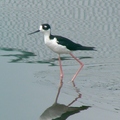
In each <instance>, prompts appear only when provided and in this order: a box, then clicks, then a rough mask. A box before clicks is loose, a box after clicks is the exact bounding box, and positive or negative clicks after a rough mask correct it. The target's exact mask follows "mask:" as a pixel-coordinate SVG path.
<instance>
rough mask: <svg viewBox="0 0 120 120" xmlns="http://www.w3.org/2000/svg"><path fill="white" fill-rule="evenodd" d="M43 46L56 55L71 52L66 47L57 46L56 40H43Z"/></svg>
mask: <svg viewBox="0 0 120 120" xmlns="http://www.w3.org/2000/svg"><path fill="white" fill-rule="evenodd" d="M45 44H46V45H47V46H48V47H49V48H50V49H51V50H52V51H54V52H56V53H58V54H68V53H70V52H71V51H70V50H69V49H67V48H66V46H62V45H60V44H58V43H57V40H56V38H54V39H52V40H50V39H47V38H45Z"/></svg>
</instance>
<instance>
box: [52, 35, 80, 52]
mask: <svg viewBox="0 0 120 120" xmlns="http://www.w3.org/2000/svg"><path fill="white" fill-rule="evenodd" d="M54 37H56V38H57V43H58V44H60V45H63V46H66V48H67V49H69V50H78V48H79V47H82V45H80V44H77V43H74V42H73V41H71V40H69V39H67V38H65V37H61V36H54Z"/></svg>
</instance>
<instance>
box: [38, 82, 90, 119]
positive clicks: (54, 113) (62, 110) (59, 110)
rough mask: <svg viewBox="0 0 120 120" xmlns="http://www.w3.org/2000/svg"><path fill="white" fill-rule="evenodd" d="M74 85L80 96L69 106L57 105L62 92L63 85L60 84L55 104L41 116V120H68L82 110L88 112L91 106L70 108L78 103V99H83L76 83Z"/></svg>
mask: <svg viewBox="0 0 120 120" xmlns="http://www.w3.org/2000/svg"><path fill="white" fill-rule="evenodd" d="M72 84H73V87H74V88H75V90H76V92H77V93H78V96H77V97H76V98H75V99H74V100H73V101H72V102H70V103H69V104H68V105H64V104H60V103H57V101H58V97H59V94H60V90H61V88H62V85H63V83H60V85H59V88H58V93H57V96H56V99H55V103H54V104H53V105H52V106H50V107H49V108H47V109H46V110H45V111H44V112H43V113H42V115H41V116H40V120H66V119H67V118H68V117H69V116H71V115H73V114H76V113H79V112H80V111H82V110H87V109H88V108H89V107H90V106H80V107H70V106H71V105H72V104H73V103H74V102H75V101H77V99H79V98H81V94H80V92H79V90H78V89H77V87H76V86H75V83H74V82H72Z"/></svg>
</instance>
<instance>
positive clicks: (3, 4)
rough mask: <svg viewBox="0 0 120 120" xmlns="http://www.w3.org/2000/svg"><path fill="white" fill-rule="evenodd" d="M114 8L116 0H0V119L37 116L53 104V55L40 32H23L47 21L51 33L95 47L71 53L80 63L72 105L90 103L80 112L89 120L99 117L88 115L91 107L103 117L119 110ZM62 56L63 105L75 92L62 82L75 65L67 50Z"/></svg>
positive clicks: (118, 23)
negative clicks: (77, 98)
mask: <svg viewBox="0 0 120 120" xmlns="http://www.w3.org/2000/svg"><path fill="white" fill-rule="evenodd" d="M119 8H120V2H119V0H114V1H113V0H106V1H102V0H99V1H94V0H81V1H80V0H77V1H73V0H66V1H64V0H61V1H57V0H52V1H50V0H43V1H42V0H41V1H40V0H35V1H34V0H24V1H23V0H1V1H0V25H1V29H0V61H1V62H0V72H1V80H0V81H1V83H0V86H1V90H0V98H2V99H1V103H2V104H1V107H0V108H2V109H1V113H2V114H1V115H0V117H1V118H0V119H2V120H4V118H5V120H6V119H8V118H9V119H10V120H12V119H15V118H16V119H21V118H22V119H31V120H32V119H37V118H38V117H39V116H40V115H41V114H42V113H43V111H44V110H45V109H47V108H49V106H51V105H52V104H53V103H54V100H55V96H56V93H57V87H58V85H57V84H58V81H59V66H58V61H57V54H55V53H52V52H51V51H50V50H49V49H48V48H47V47H46V46H45V45H44V41H43V34H42V33H39V34H34V35H31V36H30V35H28V33H30V32H33V31H35V30H37V29H38V28H39V25H40V24H42V23H49V24H50V25H51V27H52V34H57V35H62V36H65V37H67V38H70V39H72V40H73V41H75V42H78V43H80V44H82V45H87V46H94V47H96V49H97V51H95V52H88V51H82V52H81V51H78V52H75V53H74V55H75V56H77V57H78V58H80V59H81V61H82V62H83V63H84V64H85V66H84V68H83V70H82V71H81V73H80V74H79V76H78V77H77V78H76V81H75V82H76V85H77V88H79V89H80V90H81V94H82V98H81V99H79V100H78V102H77V103H76V104H75V105H73V106H77V107H80V106H82V105H85V106H92V107H93V106H94V107H95V108H94V107H93V108H94V109H88V110H86V111H89V112H86V113H85V114H86V115H88V116H89V118H91V119H92V120H96V118H97V119H102V118H101V117H99V118H98V117H97V116H94V117H90V116H93V113H94V112H97V111H98V113H96V115H97V114H98V115H99V114H100V112H101V116H102V114H103V113H105V114H104V116H107V117H106V119H109V120H112V119H115V116H118V114H117V113H119V112H120V105H119V101H120V94H119V93H120V20H119ZM62 60H63V61H62V64H63V70H64V74H65V77H64V81H65V85H64V86H63V88H62V89H63V90H62V91H61V93H62V95H63V96H64V97H61V99H60V100H61V104H68V103H70V102H69V100H70V99H71V98H72V99H73V100H74V99H75V98H76V96H77V95H76V93H75V92H73V91H74V88H73V87H71V85H69V84H67V82H68V81H70V80H71V77H72V75H73V74H74V73H75V71H76V70H77V69H78V64H77V63H76V61H74V60H72V59H71V57H70V56H69V55H63V56H62ZM30 63H32V64H30ZM21 71H22V72H21ZM15 75H16V77H15ZM34 83H35V84H34ZM24 91H25V92H24ZM43 91H44V92H43ZM50 91H51V92H50ZM30 92H31V93H30ZM23 93H24V94H23ZM48 93H49V95H48ZM18 95H20V97H18ZM47 95H48V96H49V98H50V100H49V101H48V96H47ZM66 95H67V96H66ZM33 96H34V97H33ZM41 98H43V100H41ZM89 98H91V99H89ZM27 101H28V102H27ZM33 101H34V102H33ZM19 102H20V104H19ZM39 102H40V103H39ZM64 102H65V103H64ZM11 109H13V110H11ZM23 109H24V110H23ZM96 109H97V110H96ZM99 110H101V111H99ZM104 110H106V112H105V111H104ZM26 111H28V112H26ZM91 111H92V112H93V113H92V112H91ZM25 112H26V114H25ZM14 113H15V116H14ZM29 115H30V116H29ZM86 115H84V111H83V114H82V112H81V114H80V116H81V117H82V118H84V116H86ZM110 115H111V116H113V118H112V117H111V116H110ZM17 116H18V117H19V118H17ZM73 116H74V115H73ZM77 118H79V116H75V118H74V119H77ZM68 119H72V118H68ZM85 119H88V118H87V117H86V118H85ZM116 119H118V117H117V118H116Z"/></svg>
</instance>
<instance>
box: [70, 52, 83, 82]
mask: <svg viewBox="0 0 120 120" xmlns="http://www.w3.org/2000/svg"><path fill="white" fill-rule="evenodd" d="M70 55H71V56H72V57H73V58H74V59H75V60H76V61H77V62H78V63H79V64H80V65H81V66H80V68H79V69H78V71H77V72H76V73H75V75H74V76H73V78H72V80H71V81H72V82H73V81H74V79H75V78H76V76H77V75H78V73H79V72H80V70H81V69H82V68H83V66H84V64H83V63H82V62H81V61H80V60H79V59H78V58H76V57H75V56H74V55H73V54H72V53H70Z"/></svg>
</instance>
